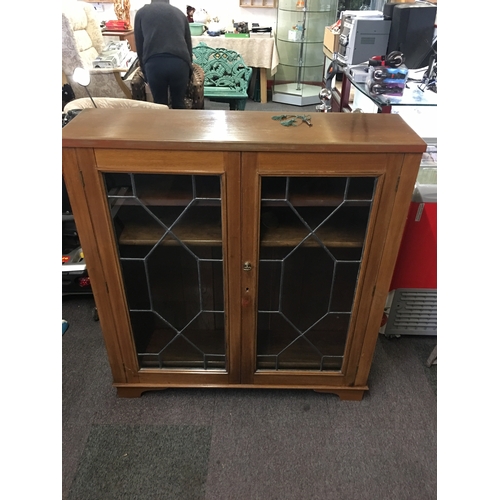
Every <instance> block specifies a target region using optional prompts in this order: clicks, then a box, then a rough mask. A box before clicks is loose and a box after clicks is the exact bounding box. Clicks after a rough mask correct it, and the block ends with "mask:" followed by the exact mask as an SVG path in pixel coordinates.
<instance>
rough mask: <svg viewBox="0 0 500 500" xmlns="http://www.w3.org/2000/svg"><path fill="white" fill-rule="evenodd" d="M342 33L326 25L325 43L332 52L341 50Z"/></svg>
mask: <svg viewBox="0 0 500 500" xmlns="http://www.w3.org/2000/svg"><path fill="white" fill-rule="evenodd" d="M339 38H340V33H334V32H333V31H331V30H330V28H329V27H328V26H325V36H324V38H323V45H324V46H325V47H326V48H327V49H328V50H329V51H330V52H331V53H335V52H338V50H339Z"/></svg>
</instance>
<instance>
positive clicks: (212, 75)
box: [193, 42, 252, 95]
mask: <svg viewBox="0 0 500 500" xmlns="http://www.w3.org/2000/svg"><path fill="white" fill-rule="evenodd" d="M193 63H196V64H198V65H200V66H201V67H202V68H203V71H204V72H205V83H204V86H205V88H207V87H217V88H219V89H220V91H221V92H220V95H222V94H223V92H224V91H223V89H227V90H228V91H230V90H232V91H233V92H234V91H236V93H237V94H241V95H243V94H246V93H247V89H248V85H249V83H250V78H251V76H252V68H250V67H248V66H247V65H246V64H245V62H244V61H243V59H242V57H241V55H240V54H239V53H238V52H236V51H234V50H229V49H224V48H213V47H209V46H208V45H206V44H205V43H203V42H200V44H199V45H197V46H196V47H193ZM214 90H215V89H214ZM229 93H231V92H229Z"/></svg>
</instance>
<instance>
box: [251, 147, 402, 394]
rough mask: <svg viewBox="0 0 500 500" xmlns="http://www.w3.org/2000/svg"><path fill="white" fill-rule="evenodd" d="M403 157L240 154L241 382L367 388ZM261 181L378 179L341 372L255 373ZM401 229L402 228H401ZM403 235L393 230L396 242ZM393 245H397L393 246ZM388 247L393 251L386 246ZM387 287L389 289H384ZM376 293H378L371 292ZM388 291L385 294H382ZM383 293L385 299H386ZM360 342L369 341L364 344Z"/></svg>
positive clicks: (388, 257)
mask: <svg viewBox="0 0 500 500" xmlns="http://www.w3.org/2000/svg"><path fill="white" fill-rule="evenodd" d="M403 158H404V155H388V154H386V153H380V154H373V153H371V154H367V153H349V154H347V153H346V154H342V153H339V154H329V153H295V152H294V153H245V154H244V155H243V159H242V207H243V210H242V265H243V263H245V262H250V263H251V265H252V269H251V270H250V271H246V272H245V271H242V283H241V286H242V289H241V295H242V304H243V308H242V322H243V325H244V326H242V335H243V339H242V345H244V346H246V351H245V352H243V353H242V360H241V361H242V382H243V383H245V384H251V385H256V386H264V387H265V386H268V387H278V386H283V387H285V386H292V387H295V388H299V387H300V388H302V387H311V386H314V387H313V388H315V389H321V388H324V389H328V388H334V387H337V388H340V387H350V386H355V387H359V388H366V379H367V375H368V371H367V369H366V368H364V363H366V362H368V361H369V362H370V363H371V357H372V355H373V349H374V346H375V342H374V339H375V340H376V337H377V335H378V327H379V326H380V321H381V317H380V318H379V319H378V327H377V325H376V324H375V319H374V318H375V316H376V310H377V308H378V309H380V304H379V303H377V304H374V303H373V298H374V297H375V294H376V292H377V296H380V295H381V294H383V293H384V290H382V287H380V286H378V285H376V284H377V279H378V272H379V269H382V267H383V266H385V267H388V266H390V263H391V260H390V259H391V255H392V254H388V253H387V252H385V253H386V254H387V255H385V254H384V249H386V234H387V231H388V229H389V226H390V224H391V214H392V210H393V207H394V203H395V196H396V192H397V189H398V183H399V176H400V171H401V168H402V165H403ZM261 176H271V177H272V176H304V177H324V176H336V177H354V176H357V177H363V176H373V177H376V178H377V187H376V190H375V196H374V200H373V204H372V210H371V215H370V223H369V226H368V229H367V233H366V240H365V249H364V255H363V262H362V266H361V269H360V274H359V280H358V286H357V291H356V296H355V301H354V307H353V312H352V321H351V325H350V331H349V335H348V338H347V342H346V349H345V356H344V361H343V364H342V368H341V370H340V372H319V371H316V372H315V371H305V370H304V371H300V370H278V371H273V370H256V332H257V291H258V282H257V280H258V262H259V260H258V258H259V227H260V224H259V221H260V179H261ZM400 225H401V224H400ZM401 230H402V229H400V228H395V232H394V234H393V236H394V237H397V235H398V233H399V232H401ZM396 244H397V245H398V243H397V242H396ZM390 246H391V247H392V246H394V245H390ZM387 287H388V284H387ZM375 288H377V290H375ZM387 291H388V290H387ZM387 291H385V293H387ZM365 337H366V338H369V339H370V341H369V342H366V341H365ZM360 363H362V364H363V367H362V368H363V369H364V370H365V372H366V377H360V378H358V380H356V374H357V372H358V368H359V364H360Z"/></svg>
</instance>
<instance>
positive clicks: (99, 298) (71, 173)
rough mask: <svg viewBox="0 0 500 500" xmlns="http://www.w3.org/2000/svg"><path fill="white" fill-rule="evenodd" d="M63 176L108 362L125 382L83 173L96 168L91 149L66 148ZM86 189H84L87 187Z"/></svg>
mask: <svg viewBox="0 0 500 500" xmlns="http://www.w3.org/2000/svg"><path fill="white" fill-rule="evenodd" d="M62 165H63V175H64V180H65V183H66V188H67V190H68V195H69V197H70V202H71V208H72V211H73V215H74V217H75V224H76V227H77V229H78V237H79V239H80V242H81V245H82V249H83V251H84V253H85V262H86V265H87V269H88V273H89V276H90V279H91V282H92V292H93V295H94V299H95V302H96V305H97V308H98V310H99V320H100V324H101V328H102V332H103V337H104V342H105V345H106V350H107V353H108V359H109V363H110V367H111V372H112V375H113V380H114V381H115V382H125V381H126V380H127V374H126V369H125V365H124V363H123V359H122V354H121V349H120V342H119V338H118V335H117V329H116V324H115V318H114V317H113V315H112V313H111V311H112V308H113V306H112V304H111V298H110V296H109V293H108V289H107V287H106V279H105V278H104V279H103V277H104V276H105V272H104V268H103V262H102V259H101V255H102V252H100V251H99V247H98V243H97V241H96V239H95V236H94V225H93V221H92V217H91V214H90V205H89V200H88V199H87V191H86V190H87V189H89V188H90V185H89V184H86V181H90V179H89V178H88V176H84V175H83V173H82V170H86V169H90V170H91V169H94V168H95V158H94V155H93V150H92V149H79V150H75V149H63V151H62ZM84 186H85V187H84Z"/></svg>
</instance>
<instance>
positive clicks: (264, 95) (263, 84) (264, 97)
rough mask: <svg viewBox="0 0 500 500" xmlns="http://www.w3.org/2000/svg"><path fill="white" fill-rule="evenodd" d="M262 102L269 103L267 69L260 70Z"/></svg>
mask: <svg viewBox="0 0 500 500" xmlns="http://www.w3.org/2000/svg"><path fill="white" fill-rule="evenodd" d="M260 102H261V103H262V104H266V102H267V69H266V68H260Z"/></svg>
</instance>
